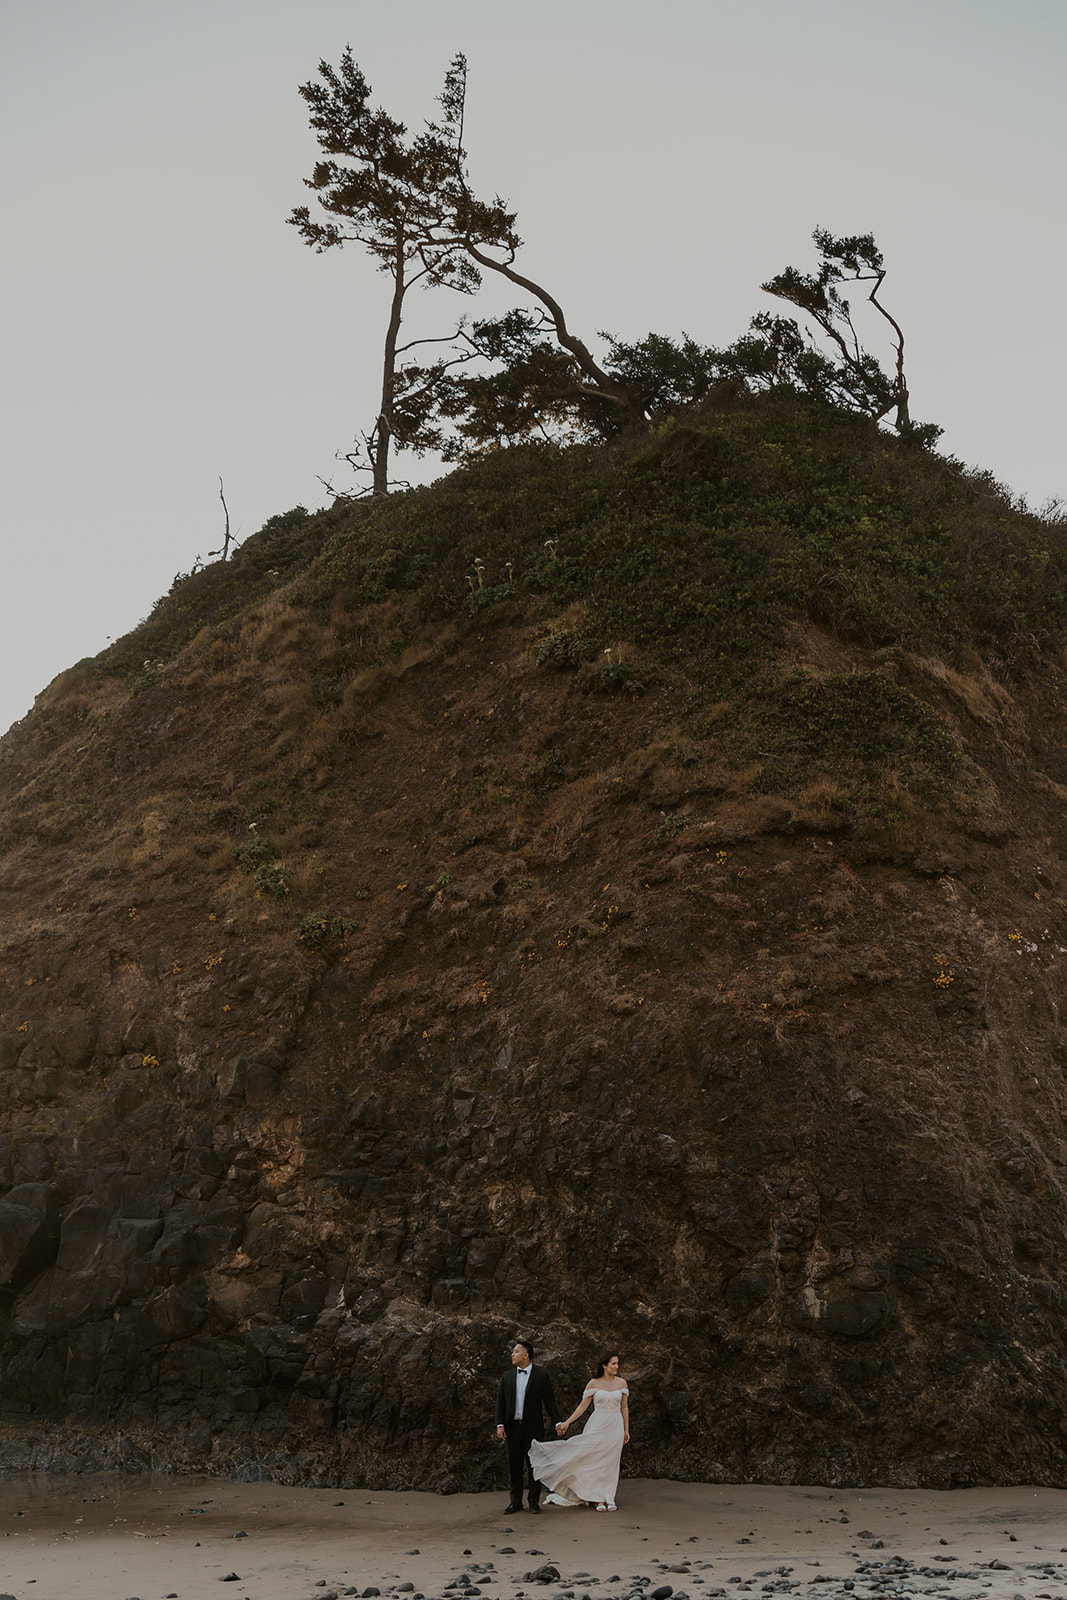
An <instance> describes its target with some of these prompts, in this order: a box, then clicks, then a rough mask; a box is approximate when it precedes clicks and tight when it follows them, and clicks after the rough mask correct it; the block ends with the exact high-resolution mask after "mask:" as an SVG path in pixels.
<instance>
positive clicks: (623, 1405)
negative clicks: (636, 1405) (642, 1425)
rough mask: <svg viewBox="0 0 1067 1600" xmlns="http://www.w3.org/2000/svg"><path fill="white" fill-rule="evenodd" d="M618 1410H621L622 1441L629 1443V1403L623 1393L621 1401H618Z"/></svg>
mask: <svg viewBox="0 0 1067 1600" xmlns="http://www.w3.org/2000/svg"><path fill="white" fill-rule="evenodd" d="M619 1410H620V1411H621V1412H622V1442H623V1444H629V1442H630V1405H629V1401H628V1399H627V1397H626V1395H625V1394H624V1395H623V1397H622V1399H621V1401H620V1402H619Z"/></svg>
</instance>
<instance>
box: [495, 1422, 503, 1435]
mask: <svg viewBox="0 0 1067 1600" xmlns="http://www.w3.org/2000/svg"><path fill="white" fill-rule="evenodd" d="M496 1436H497V1438H498V1439H503V1437H504V1424H503V1423H502V1422H498V1423H497V1425H496Z"/></svg>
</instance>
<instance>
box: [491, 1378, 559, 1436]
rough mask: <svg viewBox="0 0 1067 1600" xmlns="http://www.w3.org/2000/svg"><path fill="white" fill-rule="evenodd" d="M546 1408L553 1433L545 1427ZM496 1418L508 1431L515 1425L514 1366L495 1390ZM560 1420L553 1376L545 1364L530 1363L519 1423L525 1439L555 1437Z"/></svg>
mask: <svg viewBox="0 0 1067 1600" xmlns="http://www.w3.org/2000/svg"><path fill="white" fill-rule="evenodd" d="M546 1411H547V1412H548V1415H549V1420H550V1421H551V1423H552V1429H553V1431H552V1433H551V1434H550V1433H549V1432H548V1430H547V1429H546V1427H545V1418H544V1413H545V1412H546ZM496 1420H497V1423H498V1424H499V1423H503V1424H504V1427H505V1428H506V1429H507V1431H508V1432H509V1433H511V1432H512V1431H513V1430H514V1429H515V1427H516V1422H515V1368H514V1367H509V1368H508V1370H507V1372H505V1374H504V1376H503V1377H502V1378H501V1380H500V1382H499V1383H498V1385H497V1390H496ZM560 1421H562V1418H561V1417H560V1414H559V1407H558V1406H557V1405H556V1396H555V1394H554V1393H553V1391H552V1379H551V1378H550V1377H549V1375H548V1373H547V1372H546V1371H545V1369H544V1367H531V1368H530V1376H529V1377H528V1378H527V1380H526V1399H525V1400H524V1401H523V1405H522V1421H521V1423H519V1424H518V1427H519V1428H520V1429H521V1431H522V1432H523V1433H524V1434H525V1435H526V1437H527V1438H528V1439H547V1438H554V1437H555V1425H556V1423H557V1422H560Z"/></svg>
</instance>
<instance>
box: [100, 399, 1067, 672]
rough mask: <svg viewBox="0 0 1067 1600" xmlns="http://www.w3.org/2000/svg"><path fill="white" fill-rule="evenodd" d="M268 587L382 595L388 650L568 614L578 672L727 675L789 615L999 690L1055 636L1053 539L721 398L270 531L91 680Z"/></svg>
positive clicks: (815, 429) (751, 402)
mask: <svg viewBox="0 0 1067 1600" xmlns="http://www.w3.org/2000/svg"><path fill="white" fill-rule="evenodd" d="M294 580H299V581H298V583H297V586H296V588H295V589H294V588H293V587H292V585H293V581H294ZM286 585H288V586H289V593H290V598H291V599H293V600H298V601H300V602H301V603H303V604H306V605H308V606H310V607H312V608H313V609H315V610H317V611H320V612H321V611H323V610H324V608H325V609H328V607H329V605H330V603H331V600H332V597H333V596H334V595H335V594H342V595H343V596H344V597H345V600H346V602H347V603H348V604H350V605H355V606H360V605H370V604H373V603H375V602H378V601H382V600H386V599H389V598H398V597H405V610H404V617H405V622H404V624H403V627H402V628H401V630H400V632H399V633H397V634H395V638H396V641H397V645H396V647H397V648H402V647H403V643H406V642H410V638H409V637H407V636H406V635H405V632H404V630H405V629H406V630H407V635H410V634H411V631H412V630H413V629H417V628H418V627H421V626H423V625H424V624H426V623H428V622H438V623H439V622H443V621H445V620H446V619H448V618H451V617H462V616H466V615H477V614H479V613H482V612H485V611H486V610H488V609H489V608H491V607H492V606H494V605H496V604H499V603H502V602H515V601H518V600H522V601H523V603H531V604H533V606H534V610H533V612H532V613H531V616H532V617H533V618H534V619H535V620H536V616H537V615H541V616H542V617H548V616H550V615H552V614H554V613H556V612H558V611H560V610H561V609H562V608H566V607H567V606H570V605H573V604H576V603H579V604H580V605H581V606H582V607H583V608H584V617H585V620H584V623H583V644H582V649H583V650H585V651H587V653H588V654H590V655H591V654H593V653H594V652H595V651H597V650H600V651H603V650H605V649H611V648H613V647H615V646H617V645H620V644H625V643H629V644H634V645H638V646H640V647H642V648H644V649H646V650H648V651H649V652H650V653H651V654H652V655H654V656H655V657H656V658H657V659H659V660H660V661H662V662H664V663H668V662H671V661H679V660H684V661H686V662H687V663H688V665H689V668H690V670H691V671H692V673H693V674H694V676H695V677H696V678H697V679H698V680H706V681H709V682H711V681H719V680H723V681H732V680H735V679H739V678H740V679H744V678H747V677H749V676H750V675H751V673H752V670H753V661H754V660H756V659H759V658H762V657H763V656H765V654H766V653H767V651H768V650H769V649H771V648H772V646H773V641H774V640H775V639H776V638H777V637H778V635H779V633H780V630H781V628H782V626H783V625H784V624H785V623H787V622H788V621H789V620H790V619H805V618H806V619H810V620H812V621H814V622H816V623H818V624H820V625H821V626H824V627H826V628H827V629H829V630H830V631H831V632H833V633H834V634H836V635H838V636H839V637H841V638H842V639H843V640H848V641H851V642H853V643H855V644H857V645H859V646H862V647H864V648H867V649H878V648H883V647H885V646H889V645H900V646H903V647H905V648H908V649H911V650H920V651H924V652H927V653H932V654H938V655H943V656H945V657H946V658H947V659H950V660H952V661H953V662H955V663H956V664H957V665H967V664H968V663H973V662H974V661H975V660H977V659H981V660H982V661H985V662H987V663H989V664H990V665H991V666H992V667H993V669H994V670H996V671H1000V672H1006V673H1009V674H1010V673H1013V672H1017V671H1019V670H1022V669H1024V668H1025V667H1026V665H1027V664H1028V663H1032V662H1034V661H1036V660H1037V659H1038V658H1039V657H1040V656H1041V655H1042V654H1043V653H1045V652H1048V651H1056V650H1058V649H1059V648H1060V647H1061V646H1062V644H1063V642H1064V640H1065V639H1067V537H1065V532H1064V528H1063V526H1062V525H1061V524H1059V523H1057V522H1055V521H1050V520H1048V519H1042V518H1041V517H1038V516H1036V515H1034V514H1033V513H1031V512H1028V511H1025V510H1022V509H1020V508H1019V507H1018V505H1016V504H1014V503H1013V502H1012V501H1011V499H1010V498H1009V497H1008V496H1007V494H1006V493H1005V492H1004V491H1002V490H1000V489H999V488H998V486H997V485H996V484H995V483H994V482H993V481H992V479H991V478H990V477H989V476H988V475H983V474H975V473H971V472H968V471H966V470H964V469H963V468H962V467H961V466H960V465H959V464H958V463H954V462H951V461H946V460H944V459H942V458H940V457H937V456H934V455H932V454H930V453H929V452H927V451H924V450H921V449H915V448H913V447H909V445H908V443H907V441H906V440H895V439H893V438H890V437H888V436H886V435H885V434H883V433H881V432H880V431H879V430H878V428H877V427H876V426H875V425H874V424H873V423H871V422H869V421H867V420H865V419H862V418H858V417H854V416H850V415H848V414H846V413H843V412H840V411H837V410H834V409H832V408H830V407H828V406H824V405H819V404H817V403H815V402H805V401H801V400H799V399H797V398H795V397H783V396H777V395H763V396H751V395H747V394H745V393H739V392H738V391H737V390H736V389H729V390H726V391H725V392H724V391H721V390H720V391H716V393H715V394H713V395H711V396H709V397H708V399H707V400H706V401H705V402H704V403H703V404H702V405H701V406H700V407H696V408H692V409H691V410H690V411H689V412H687V413H686V414H684V415H683V416H682V417H681V418H679V419H675V420H670V421H668V422H666V423H665V424H664V425H663V426H661V427H660V428H658V429H655V430H653V431H652V432H650V433H649V434H648V435H645V436H640V435H638V436H628V437H626V438H624V439H620V440H616V441H613V442H610V443H607V444H603V445H598V446H592V445H578V446H572V447H569V448H567V449H564V450H559V449H555V448H553V447H550V446H546V445H541V446H536V445H527V446H524V447H520V448H517V449H514V450H511V451H504V452H501V453H499V454H497V455H494V456H492V457H489V458H487V459H486V460H484V461H481V462H477V463H472V464H470V465H467V466H465V467H463V468H461V469H459V470H457V471H455V472H453V473H452V474H450V475H449V476H447V477H445V478H443V479H441V480H439V481H438V482H437V483H436V484H434V485H432V486H430V487H428V488H422V489H416V490H412V491H410V492H409V493H407V494H403V495H393V496H389V497H388V498H383V499H381V500H380V501H362V502H354V503H353V502H347V503H346V502H338V503H337V504H335V505H334V506H333V507H332V508H330V509H329V510H327V511H322V512H317V513H314V514H308V513H306V512H304V511H303V510H302V509H300V508H297V509H296V510H294V511H292V512H289V513H287V514H286V515H284V516H281V517H275V518H272V519H271V521H270V522H269V523H267V525H266V526H265V527H264V528H263V530H262V531H261V532H260V533H258V534H256V535H254V536H253V537H252V538H250V539H248V540H246V541H245V543H244V544H243V545H242V546H241V548H240V550H239V551H238V552H237V553H236V555H235V556H234V558H233V560H232V561H230V562H228V563H221V562H220V563H215V564H214V565H212V566H210V567H207V568H205V569H204V570H203V571H201V572H198V573H195V574H192V575H186V576H182V575H179V577H178V578H176V579H175V582H174V585H173V586H172V588H171V591H170V593H169V594H168V595H167V596H165V597H163V598H162V599H161V600H160V601H159V602H158V603H157V605H156V606H155V608H154V609H153V611H152V613H151V615H150V616H149V617H148V618H147V619H146V620H145V622H143V623H142V624H141V625H140V626H139V627H138V628H137V629H135V630H134V631H133V632H132V633H131V634H128V635H127V636H126V637H125V638H124V639H120V640H119V641H118V642H117V643H116V644H115V645H112V646H111V647H110V648H109V649H108V650H106V651H104V652H103V653H102V654H101V655H100V656H98V657H97V658H96V661H95V663H94V671H95V672H97V673H100V674H106V675H119V676H122V677H124V678H126V679H127V680H128V681H129V680H136V679H137V678H139V677H140V676H141V675H142V674H143V673H144V671H145V670H146V663H148V664H149V665H150V664H152V663H155V664H162V663H164V662H166V661H167V660H169V659H172V658H173V657H174V656H175V655H176V654H177V652H178V651H179V650H180V649H181V648H182V647H183V646H184V645H185V644H186V643H187V642H188V641H189V640H190V639H192V637H193V636H194V635H195V634H196V633H197V632H199V631H200V629H201V628H204V627H211V628H216V629H219V628H224V627H225V626H226V625H227V623H229V622H231V621H232V620H233V619H235V618H236V617H237V616H238V615H239V613H240V612H241V610H242V609H243V608H244V607H245V606H247V605H249V604H251V603H253V602H254V601H257V600H259V599H261V598H263V596H264V595H266V594H268V593H270V592H273V591H274V590H276V589H279V588H282V587H284V586H286ZM580 653H581V651H579V654H580Z"/></svg>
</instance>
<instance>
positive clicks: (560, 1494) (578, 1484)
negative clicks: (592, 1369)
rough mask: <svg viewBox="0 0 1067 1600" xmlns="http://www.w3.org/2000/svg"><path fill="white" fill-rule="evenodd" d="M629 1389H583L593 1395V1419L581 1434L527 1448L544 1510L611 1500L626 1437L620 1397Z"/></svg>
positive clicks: (615, 1486)
mask: <svg viewBox="0 0 1067 1600" xmlns="http://www.w3.org/2000/svg"><path fill="white" fill-rule="evenodd" d="M629 1392H630V1391H629V1390H628V1389H592V1388H590V1389H587V1390H586V1391H585V1394H583V1396H582V1399H583V1400H584V1399H585V1396H586V1395H590V1394H591V1395H592V1396H593V1414H592V1416H591V1417H590V1419H589V1421H588V1422H587V1423H586V1426H585V1430H584V1432H582V1433H579V1434H576V1435H575V1436H574V1438H573V1439H555V1440H549V1441H548V1442H547V1443H541V1441H540V1440H537V1439H535V1440H534V1441H533V1443H532V1444H531V1445H530V1465H531V1467H532V1468H533V1474H534V1477H535V1478H536V1479H537V1480H538V1482H540V1483H543V1484H544V1486H545V1488H546V1489H548V1490H549V1491H550V1492H549V1494H548V1495H547V1496H546V1503H547V1504H548V1505H556V1506H580V1505H584V1504H585V1502H586V1501H590V1500H591V1501H593V1502H594V1503H596V1504H599V1503H600V1502H601V1501H606V1502H608V1504H611V1503H613V1502H614V1500H615V1491H616V1489H617V1488H618V1486H619V1461H620V1458H621V1456H622V1443H623V1439H624V1437H625V1434H626V1429H625V1428H624V1427H623V1421H622V1397H623V1395H624V1394H629Z"/></svg>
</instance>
